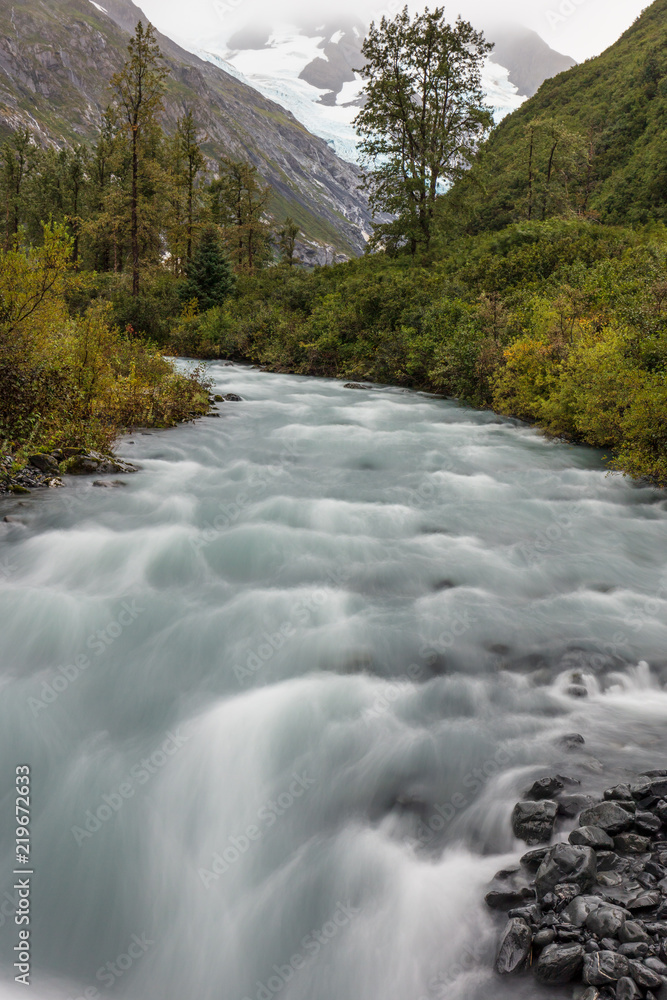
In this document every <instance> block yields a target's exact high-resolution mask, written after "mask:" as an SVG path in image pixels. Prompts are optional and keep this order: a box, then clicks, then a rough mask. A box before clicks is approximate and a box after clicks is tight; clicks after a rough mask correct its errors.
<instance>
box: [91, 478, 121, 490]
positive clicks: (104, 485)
mask: <svg viewBox="0 0 667 1000" xmlns="http://www.w3.org/2000/svg"><path fill="white" fill-rule="evenodd" d="M93 486H97V487H99V488H100V489H104V490H117V489H120V487H121V486H127V483H123V482H121V480H120V479H96V480H95V482H94V483H93Z"/></svg>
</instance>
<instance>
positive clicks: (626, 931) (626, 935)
mask: <svg viewBox="0 0 667 1000" xmlns="http://www.w3.org/2000/svg"><path fill="white" fill-rule="evenodd" d="M619 939H620V940H621V941H623V942H624V943H629V942H631V941H650V940H651V938H650V935H649V934H647V932H646V930H645V929H644V925H643V924H641V923H640V922H639V921H638V920H626V921H625V923H624V924H623V927H622V928H621V932H620V934H619Z"/></svg>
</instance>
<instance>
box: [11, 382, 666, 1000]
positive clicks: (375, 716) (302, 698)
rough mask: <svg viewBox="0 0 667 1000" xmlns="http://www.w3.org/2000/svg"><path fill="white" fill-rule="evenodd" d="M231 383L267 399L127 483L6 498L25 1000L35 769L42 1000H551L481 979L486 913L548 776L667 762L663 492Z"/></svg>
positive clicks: (330, 403)
mask: <svg viewBox="0 0 667 1000" xmlns="http://www.w3.org/2000/svg"><path fill="white" fill-rule="evenodd" d="M212 373H213V375H214V377H215V380H216V387H217V390H218V391H224V392H230V391H234V392H238V393H240V394H241V396H242V397H243V399H244V401H243V402H241V403H224V404H222V405H221V407H220V410H221V413H222V416H221V419H218V420H213V419H205V420H201V421H199V422H198V423H197V424H196V425H189V426H183V427H180V428H178V429H175V430H170V431H166V432H158V433H153V434H150V435H143V434H140V433H137V435H136V436H134V437H132V438H130V439H128V440H126V441H124V442H123V443H122V447H121V449H120V451H121V453H122V454H123V456H124V457H127V458H128V459H130V460H133V461H137V462H139V463H140V464H141V466H142V471H141V472H140V473H139V474H138V475H136V476H132V477H127V480H126V482H127V485H126V488H125V489H114V490H104V489H97V488H93V487H92V484H91V482H90V481H88V480H85V481H78V482H75V483H73V484H71V485H70V486H69V488H68V489H67V490H61V491H50V492H49V493H48V495H47V494H42V495H37V494H35V495H34V496H32V497H30V498H28V499H27V501H26V503H25V505H24V506H20V505H19V504H18V502H17V500H16V499H5V500H3V501H2V504H1V507H0V514H3V515H4V514H6V513H8V514H12V515H13V516H16V517H19V518H20V519H21V520H23V521H24V524H23V525H21V524H11V523H10V524H0V544H1V550H0V614H1V616H2V676H1V680H0V683H1V687H2V696H1V702H0V716H1V724H0V742H1V746H2V754H1V758H0V759H1V761H2V773H1V775H0V780H1V782H2V786H1V787H2V799H1V801H0V805H1V807H2V808H1V820H0V821H1V823H2V827H1V831H2V848H3V849H2V877H3V885H2V894H3V895H2V900H3V907H2V910H1V913H0V920H1V922H2V926H1V927H0V941H1V947H2V953H1V957H2V961H3V967H4V975H5V979H6V985H5V986H4V987H2V988H1V989H2V990H3V991H4V994H3V995H6V996H12V997H13V996H14V995H15V993H16V995H18V996H21V995H23V993H24V991H25V987H22V986H19V987H17V986H14V984H13V982H12V980H13V975H14V971H13V970H12V962H13V960H14V959H13V957H12V956H13V952H12V949H13V947H14V945H15V944H16V943H17V928H16V926H15V925H14V922H13V900H14V897H13V891H12V885H13V884H14V882H13V876H12V874H11V872H12V870H13V867H14V817H13V812H14V771H15V766H16V765H19V764H20V765H24V764H25V765H30V767H31V771H32V779H33V795H32V802H31V805H32V810H33V819H32V851H33V854H32V862H33V864H34V871H35V874H34V876H33V877H32V896H31V918H32V924H31V927H32V932H33V933H32V938H31V945H32V948H31V951H32V979H33V984H32V987H31V990H32V996H34V997H36V998H38V1000H42V998H46V997H48V998H66V997H73V998H74V997H86V998H89V997H96V996H99V997H112V996H122V997H128V998H136V1000H189V998H195V997H196V998H198V1000H244V998H249V1000H267V998H272V997H279V998H280V1000H423V998H426V1000H437V998H441V997H444V998H452V1000H455V998H461V1000H477V998H479V1000H481V998H484V1000H488V998H489V997H490V996H493V997H494V998H501V1000H502V998H508V997H513V998H516V997H535V996H537V995H541V993H540V991H539V988H538V987H537V986H536V985H535V984H534V983H533V982H532V981H530V980H529V981H527V982H525V983H523V982H521V981H520V982H518V983H517V982H516V981H515V982H513V983H511V984H508V983H506V982H496V981H495V980H494V979H493V978H492V977H493V973H492V963H493V957H494V949H495V943H496V940H497V934H498V929H497V924H496V923H495V920H494V916H493V914H491V912H490V911H487V910H486V908H485V905H484V902H483V897H484V892H485V888H486V886H487V884H488V882H489V879H490V878H491V876H492V875H493V873H494V872H495V871H496V870H497V869H498V868H499V867H500V866H501V865H507V864H508V863H509V862H510V861H512V860H516V858H518V857H519V855H520V854H521V853H522V846H523V845H521V844H519V843H518V842H516V841H514V839H513V836H512V833H511V829H510V823H509V817H510V813H511V810H512V807H513V805H514V803H515V801H516V800H517V798H518V797H519V795H520V793H521V791H522V789H524V788H525V787H526V785H527V784H528V783H530V782H531V781H532V780H533V779H535V778H537V777H541V776H543V775H545V774H549V773H554V771H556V772H559V773H566V774H567V775H571V776H572V777H574V778H577V779H578V780H579V781H581V783H582V786H581V788H582V790H583V791H598V790H600V789H601V788H603V787H606V786H607V785H608V784H609V783H610V782H611V781H613V780H615V779H616V778H620V777H622V776H624V775H626V774H627V773H628V772H634V771H636V770H638V769H642V768H648V767H653V768H655V767H664V766H665V757H666V753H667V693H666V691H665V683H666V682H667V626H666V620H667V616H666V615H665V611H666V609H667V600H666V598H667V574H666V573H665V559H664V557H665V526H666V524H667V503H666V502H665V496H664V494H661V493H658V492H657V491H654V490H650V489H646V488H639V487H637V486H633V485H632V484H630V483H629V482H626V481H624V480H623V479H621V478H619V477H608V476H606V475H605V471H604V468H603V465H602V461H601V456H600V455H599V454H598V453H596V452H593V451H590V450H586V449H582V448H575V447H570V446H567V445H563V444H559V443H553V442H548V441H546V440H545V439H543V438H542V437H540V436H539V435H538V434H537V433H536V432H534V431H533V430H532V429H529V428H527V427H525V426H522V425H519V424H517V423H514V422H511V421H506V420H500V419H498V418H497V417H495V416H494V415H493V414H490V413H477V412H474V411H472V410H468V409H463V408H461V407H459V406H457V405H455V404H453V403H451V402H446V401H442V400H437V399H433V398H430V397H427V396H422V395H418V394H415V393H407V392H401V391H399V390H392V389H383V388H379V389H373V390H371V391H353V390H350V389H344V388H343V387H342V386H341V385H340V384H339V383H336V382H333V381H324V380H314V379H302V378H296V377H286V376H274V375H269V374H265V373H262V372H258V371H254V370H250V369H245V368H239V367H224V366H222V365H219V366H217V365H216V366H213V369H212ZM582 688H584V689H586V690H587V697H581V694H582ZM572 732H579V733H581V734H583V735H584V737H585V739H586V744H585V746H580V747H576V746H575V747H574V749H572V747H570V749H567V748H566V746H565V745H564V744H563V742H562V737H563V735H564V734H567V733H572ZM559 835H560V836H562V837H565V836H566V835H567V828H566V827H563V828H562V829H561V831H560V833H559ZM524 849H525V848H524ZM86 991H88V992H86ZM96 991H97V992H96ZM551 995H552V996H558V997H560V996H569V992H568V991H563V992H562V993H560V992H559V991H554V990H552V991H551Z"/></svg>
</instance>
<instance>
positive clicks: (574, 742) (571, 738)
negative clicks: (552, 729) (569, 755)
mask: <svg viewBox="0 0 667 1000" xmlns="http://www.w3.org/2000/svg"><path fill="white" fill-rule="evenodd" d="M556 742H557V743H558V745H559V746H561V747H563V748H564V749H565V750H580V749H581V747H582V746H585V744H586V740H585V739H584V737H583V736H582V735H581V733H566V734H565V736H559V737H558V740H557V741H556Z"/></svg>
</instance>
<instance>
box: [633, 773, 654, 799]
mask: <svg viewBox="0 0 667 1000" xmlns="http://www.w3.org/2000/svg"><path fill="white" fill-rule="evenodd" d="M630 792H631V793H632V797H633V799H644V798H646V796H647V795H650V794H651V779H650V778H647V777H646V775H645V774H641V775H640V776H639V777H638V778H637V779H636V780H635V781H633V782H631V784H630Z"/></svg>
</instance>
